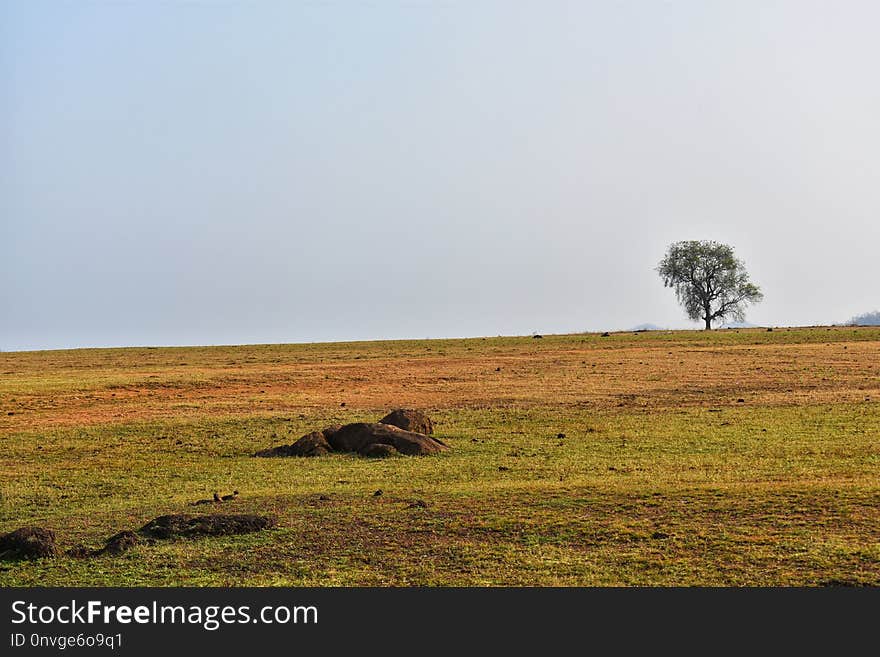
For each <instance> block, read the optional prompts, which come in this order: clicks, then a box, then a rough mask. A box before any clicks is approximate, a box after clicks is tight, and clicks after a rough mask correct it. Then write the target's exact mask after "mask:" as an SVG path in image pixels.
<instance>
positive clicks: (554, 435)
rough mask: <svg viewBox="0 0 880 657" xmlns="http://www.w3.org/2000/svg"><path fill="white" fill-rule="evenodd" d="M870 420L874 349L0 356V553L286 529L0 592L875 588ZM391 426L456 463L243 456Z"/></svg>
mask: <svg viewBox="0 0 880 657" xmlns="http://www.w3.org/2000/svg"><path fill="white" fill-rule="evenodd" d="M878 401H880V329H878V328H853V327H846V328H843V327H840V328H826V327H819V328H804V329H776V330H774V331H772V332H768V331H765V330H737V331H733V330H729V331H714V332H711V333H705V332H650V333H616V334H611V335H610V336H608V337H601V336H599V335H595V334H585V335H562V336H545V337H544V338H543V339H541V340H535V339H531V338H487V339H469V340H437V341H402V342H373V343H349V344H312V345H260V346H239V347H211V348H138V349H101V350H75V351H51V352H31V353H4V354H0V413H2V414H0V493H2V501H0V532H6V531H11V530H13V529H16V528H18V527H20V526H22V525H31V524H37V525H42V526H45V527H48V528H50V529H53V530H54V531H55V532H56V534H57V536H58V540H59V543H60V545H61V547H62V548H64V547H69V546H71V545H74V544H77V543H82V544H85V545H88V546H93V547H97V546H100V545H101V543H102V542H103V540H104V539H105V538H106V537H108V536H110V535H111V534H114V533H116V532H117V531H119V530H121V529H134V528H137V527H140V526H141V525H142V524H144V523H145V522H146V521H147V520H149V519H151V518H153V517H155V516H158V515H161V514H165V513H180V512H193V510H194V509H200V508H202V507H191V506H189V505H188V504H189V502H191V501H193V500H195V499H199V498H204V497H209V496H210V495H211V493H212V492H213V491H214V490H219V491H221V492H229V491H231V490H232V489H234V488H235V489H238V490H240V491H241V493H242V495H241V497H240V498H239V499H238V500H237V501H235V502H232V503H229V504H227V505H224V507H223V510H224V511H230V510H232V509H234V510H236V511H240V512H256V513H266V514H272V515H274V516H276V517H277V518H278V527H277V528H276V529H273V530H271V531H266V532H261V533H258V534H251V535H246V536H237V537H226V538H209V539H202V540H181V541H170V542H162V543H157V544H155V545H140V546H138V547H136V548H135V549H133V550H132V551H130V552H128V553H126V554H124V555H122V556H119V557H110V556H107V557H97V558H92V559H74V558H70V557H59V558H57V559H45V560H39V561H20V562H15V561H6V562H0V584H2V585H5V586H13V585H158V586H178V585H195V586H201V585H221V586H239V585H293V586H298V585H320V586H324V585H328V586H331V585H691V584H705V585H821V584H872V585H878V584H880V405H878ZM342 404H344V406H343V405H342ZM400 406H404V407H417V408H423V409H426V410H427V411H428V412H429V414H430V415H431V417H432V418H433V419H434V420H435V423H436V425H437V432H438V435H439V436H440V437H441V438H442V439H443V440H444V441H445V442H447V443H448V444H449V445H451V446H452V448H453V449H452V450H451V451H450V452H448V453H445V454H442V455H440V456H434V457H424V458H406V457H399V458H392V459H387V460H373V459H365V458H360V457H356V456H349V455H333V456H328V457H323V458H316V459H255V458H252V457H251V456H250V455H251V454H252V453H253V452H254V451H256V450H257V449H261V448H264V447H268V446H272V445H277V444H281V443H289V442H292V441H293V440H294V439H296V438H297V437H298V436H300V435H302V434H304V433H306V432H308V431H311V430H313V429H316V428H320V427H323V426H325V425H326V424H330V423H334V422H349V421H357V420H372V421H374V420H375V419H377V418H379V417H381V416H382V415H384V413H385V412H386V411H387V410H388V409H390V408H393V407H400ZM561 433H562V434H565V437H564V438H559V437H558V434H561ZM376 489H382V490H383V491H384V494H383V495H381V496H378V497H374V496H373V495H372V493H373V491H375V490H376ZM322 496H323V497H326V498H329V499H321V498H322ZM416 499H420V500H424V501H425V502H427V504H428V506H427V508H410V507H409V503H410V502H412V501H414V500H416Z"/></svg>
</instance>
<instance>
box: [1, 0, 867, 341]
mask: <svg viewBox="0 0 880 657" xmlns="http://www.w3.org/2000/svg"><path fill="white" fill-rule="evenodd" d="M878 25H880V3H877V2H874V1H873V0H869V1H865V2H855V1H852V0H841V1H838V2H834V3H830V2H819V1H810V0H790V1H781V2H780V1H773V0H760V1H757V0H729V1H721V0H715V1H706V0H694V1H687V0H677V1H668V2H663V1H661V0H642V1H633V0H622V1H611V0H606V1H601V2H599V1H594V2H587V1H578V2H563V1H561V0H548V1H537V0H536V1H534V2H515V1H506V2H505V1H499V2H490V1H486V0H462V1H460V2H456V1H445V2H441V1H439V0H438V1H433V2H429V1H419V0H409V1H406V2H404V1H394V0H382V1H379V0H377V1H375V2H280V1H278V2H270V1H264V2H260V1H252V2H244V1H231V0H229V1H219V0H218V1H208V0H203V1H191V2H174V1H165V2H152V1H146V0H144V1H131V2H89V1H85V0H83V1H78V2H77V1H66V2H64V1H60V0H59V1H55V2H49V1H44V0H0V280H2V285H0V350H3V351H13V350H26V349H54V348H68V347H85V346H128V345H191V344H192V345H194V344H244V343H279V342H283V343H287V342H313V341H335V340H364V339H397V338H427V337H431V338H437V337H459V336H487V335H491V336H494V335H525V334H529V333H532V332H541V333H568V332H579V331H604V330H615V329H628V328H632V327H633V326H636V325H639V324H642V323H652V324H656V325H658V326H662V327H670V328H674V327H684V328H698V327H699V325H698V324H696V323H693V322H690V321H688V320H687V319H686V318H685V316H684V313H683V311H682V309H681V308H680V307H679V306H678V305H677V303H676V301H675V297H674V294H673V292H672V291H671V290H669V289H666V288H664V287H663V284H662V281H661V280H660V279H659V277H658V275H657V273H656V271H655V267H656V266H657V263H658V262H659V261H660V259H661V258H662V257H663V254H664V252H665V250H666V248H667V246H668V245H669V244H670V243H671V242H674V241H678V240H685V239H712V240H717V241H721V242H724V243H728V244H730V245H731V246H733V247H734V248H735V250H736V254H737V256H738V257H740V258H741V259H742V260H743V261H744V262H745V264H746V266H747V268H748V270H749V272H750V273H751V275H752V280H753V281H754V282H755V283H757V284H758V285H759V286H760V287H761V289H762V290H763V292H764V295H765V299H764V301H763V302H762V303H760V304H759V305H756V306H754V307H752V308H751V309H750V310H749V312H748V314H747V319H748V321H750V322H753V323H755V324H760V325H775V326H785V325H790V326H791V325H809V324H830V323H836V322H843V321H845V320H847V319H848V318H850V317H852V316H853V315H856V314H860V313H864V312H868V311H870V310H874V309H877V308H878V307H880V289H878V280H880V258H878V247H880V213H878V209H880V184H878V181H880V121H878V120H877V117H878V116H880V77H878V75H877V63H878V62H880V39H877V38H876V35H877V30H878Z"/></svg>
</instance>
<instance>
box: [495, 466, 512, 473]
mask: <svg viewBox="0 0 880 657" xmlns="http://www.w3.org/2000/svg"><path fill="white" fill-rule="evenodd" d="M498 470H499V472H507V471H508V470H510V468H508V467H507V466H506V465H499V466H498Z"/></svg>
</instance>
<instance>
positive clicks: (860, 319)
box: [847, 310, 880, 326]
mask: <svg viewBox="0 0 880 657" xmlns="http://www.w3.org/2000/svg"><path fill="white" fill-rule="evenodd" d="M847 324H848V325H850V326H880V310H875V311H874V312H872V313H865V314H864V315H856V316H855V317H853V318H852V319H851V320H849V321H848V322H847Z"/></svg>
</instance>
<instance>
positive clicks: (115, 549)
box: [99, 530, 140, 555]
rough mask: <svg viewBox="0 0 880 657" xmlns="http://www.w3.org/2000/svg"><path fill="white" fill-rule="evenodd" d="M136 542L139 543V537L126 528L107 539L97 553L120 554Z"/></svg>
mask: <svg viewBox="0 0 880 657" xmlns="http://www.w3.org/2000/svg"><path fill="white" fill-rule="evenodd" d="M138 543H140V539H139V538H138V535H137V534H135V533H134V532H130V531H127V530H126V531H121V532H119V533H118V534H114V535H113V536H111V537H110V538H108V539H107V542H106V543H105V544H104V549H103V550H100V551H99V554H101V553H104V554H113V555H120V554H122V553H123V552H126V551H128V550H130V549H131V548H133V547H134V546H135V545H137V544H138Z"/></svg>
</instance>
